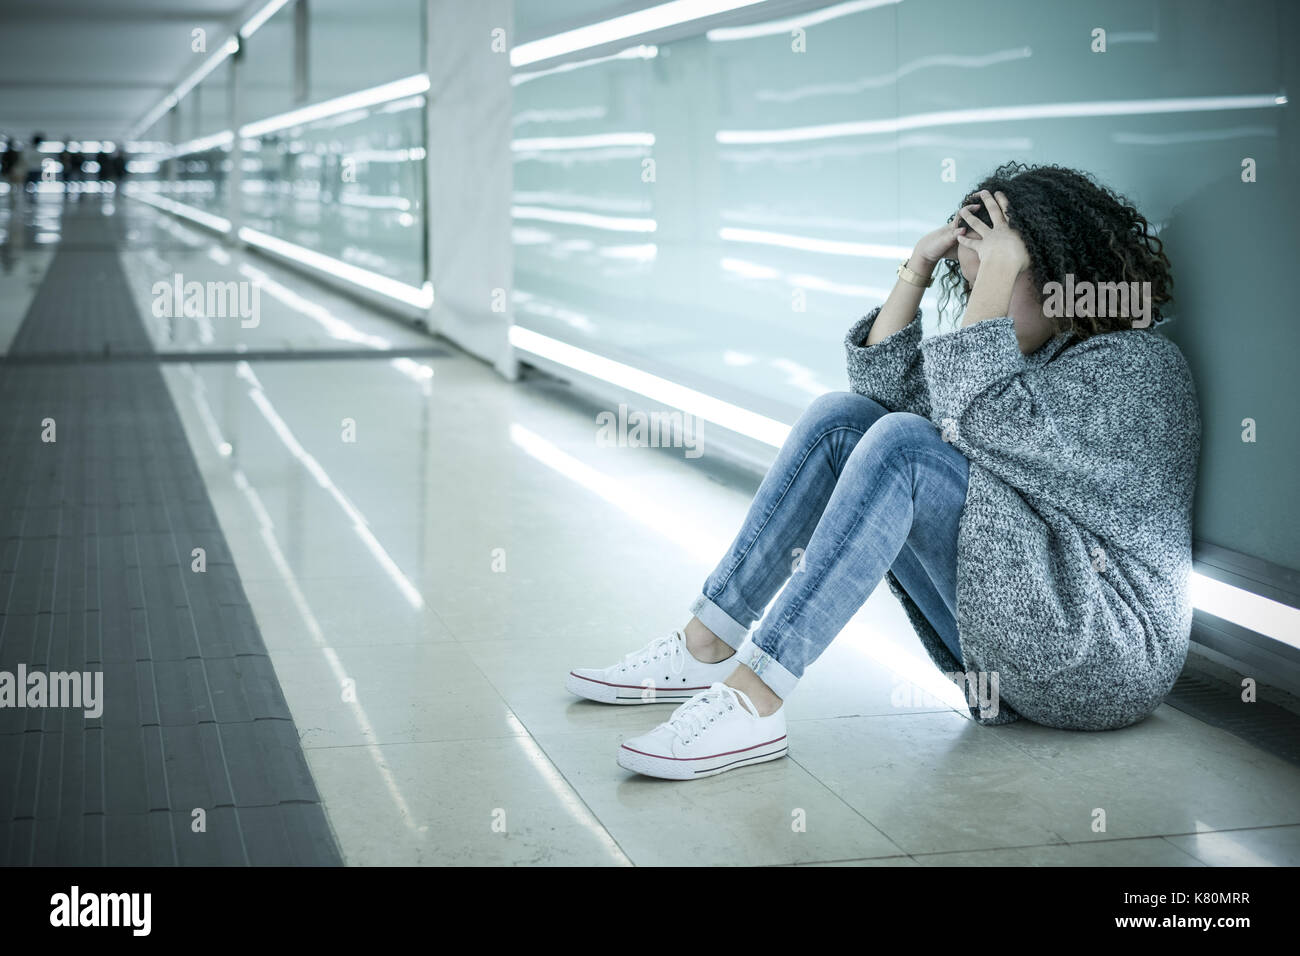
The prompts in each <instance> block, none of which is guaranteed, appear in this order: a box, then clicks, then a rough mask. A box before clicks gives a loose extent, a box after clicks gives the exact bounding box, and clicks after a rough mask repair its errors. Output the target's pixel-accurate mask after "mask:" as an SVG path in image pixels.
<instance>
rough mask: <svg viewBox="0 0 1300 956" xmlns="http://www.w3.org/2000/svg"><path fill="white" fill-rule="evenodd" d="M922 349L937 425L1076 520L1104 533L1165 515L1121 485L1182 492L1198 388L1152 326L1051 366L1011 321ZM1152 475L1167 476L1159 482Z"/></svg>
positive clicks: (1104, 339)
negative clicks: (1024, 347) (1026, 345)
mask: <svg viewBox="0 0 1300 956" xmlns="http://www.w3.org/2000/svg"><path fill="white" fill-rule="evenodd" d="M920 350H921V352H922V353H923V355H924V365H923V367H924V372H925V378H926V381H927V384H928V386H929V391H930V401H931V404H932V406H933V412H932V415H931V420H932V421H933V422H934V423H935V424H936V425H937V426H938V427H940V428H941V429H944V430H945V434H946V436H947V438H948V440H951V441H952V442H953V445H954V447H956V448H958V450H960V451H961V452H962V453H963V454H965V455H966V456H967V457H968V458H970V459H971V460H972V461H976V462H978V463H979V464H981V465H983V466H984V467H985V468H988V469H991V470H992V471H993V472H994V473H995V474H996V475H997V476H998V477H999V478H1001V479H1002V480H1003V481H1005V482H1007V483H1009V484H1010V485H1011V486H1012V487H1014V488H1016V489H1017V490H1018V491H1020V492H1022V493H1029V494H1037V495H1040V496H1041V497H1043V498H1044V499H1045V500H1046V499H1050V500H1052V503H1053V504H1054V505H1056V506H1057V507H1059V508H1061V509H1062V510H1064V511H1066V512H1067V513H1070V514H1071V515H1072V517H1074V518H1075V519H1076V520H1080V521H1085V522H1087V523H1089V524H1096V523H1097V522H1100V521H1102V520H1103V519H1105V520H1106V521H1107V522H1108V523H1113V526H1112V527H1106V528H1100V527H1099V531H1104V532H1105V533H1117V532H1118V531H1119V530H1120V528H1121V527H1123V526H1127V528H1128V529H1129V530H1130V531H1131V530H1132V529H1133V528H1135V527H1139V526H1141V525H1144V524H1148V523H1151V522H1156V521H1160V520H1164V519H1163V518H1162V517H1161V515H1162V514H1163V510H1162V509H1160V508H1157V507H1156V506H1155V504H1154V503H1153V497H1152V496H1151V495H1139V496H1133V495H1130V494H1126V493H1125V489H1131V488H1133V487H1148V486H1151V487H1156V488H1160V487H1163V488H1166V489H1172V488H1173V486H1175V485H1178V486H1179V487H1180V488H1181V486H1182V484H1183V483H1184V478H1185V477H1186V475H1187V474H1191V475H1193V476H1194V474H1195V455H1196V449H1197V447H1198V445H1199V417H1198V414H1197V410H1196V404H1195V391H1194V387H1193V385H1192V382H1191V376H1190V373H1189V371H1188V369H1187V367H1186V363H1185V362H1184V361H1183V359H1182V356H1181V354H1180V353H1178V351H1177V349H1176V348H1175V347H1174V346H1173V344H1172V343H1169V342H1167V340H1165V339H1163V338H1162V337H1160V336H1159V335H1158V334H1157V333H1154V332H1151V333H1144V332H1140V331H1132V332H1122V333H1117V334H1112V335H1098V336H1094V337H1092V338H1091V339H1089V340H1088V341H1086V342H1085V343H1082V344H1080V345H1076V346H1075V347H1073V348H1071V349H1069V350H1068V351H1067V353H1066V355H1065V356H1063V358H1062V360H1061V361H1059V362H1056V363H1053V365H1052V366H1050V367H1049V368H1050V369H1051V370H1050V371H1049V370H1048V368H1044V367H1043V366H1038V365H1036V364H1035V363H1033V362H1031V361H1030V360H1029V357H1027V356H1025V355H1023V354H1022V353H1021V351H1020V347H1019V344H1018V342H1017V340H1016V335H1015V325H1014V322H1013V320H1012V319H1011V318H1010V317H1008V316H1002V317H1000V318H996V319H986V320H984V321H982V322H977V323H975V324H974V325H969V326H965V327H963V328H960V329H957V330H956V331H954V332H949V333H946V334H943V335H937V336H934V337H933V338H930V339H928V340H926V341H925V342H923V343H921V346H920ZM1139 410H1140V411H1139ZM1171 449H1176V451H1171ZM1188 456H1190V457H1188ZM1153 475H1162V476H1164V477H1162V478H1161V479H1160V480H1158V481H1155V482H1154V484H1153V483H1152V477H1151V476H1153ZM1049 486H1050V488H1051V490H1050V491H1049ZM1164 497H1165V498H1169V497H1171V496H1170V495H1165V496H1164ZM1098 502H1106V503H1107V505H1106V507H1105V508H1099V507H1098ZM1166 517H1167V516H1166Z"/></svg>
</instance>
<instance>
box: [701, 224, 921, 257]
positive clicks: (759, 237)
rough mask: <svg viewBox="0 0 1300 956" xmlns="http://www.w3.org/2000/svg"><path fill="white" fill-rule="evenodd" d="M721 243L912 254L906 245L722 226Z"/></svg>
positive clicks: (856, 253) (853, 253)
mask: <svg viewBox="0 0 1300 956" xmlns="http://www.w3.org/2000/svg"><path fill="white" fill-rule="evenodd" d="M718 238H719V239H721V240H722V241H723V242H747V243H753V244H755V245H760V246H781V247H783V248H786V249H801V250H803V251H805V252H824V253H828V254H830V255H833V256H857V257H858V258H862V259H899V258H902V259H906V258H907V257H908V256H910V255H911V254H912V250H911V248H910V247H908V246H887V245H882V244H879V243H874V242H846V241H844V240H842V239H815V238H813V237H812V236H793V235H788V234H785V233H780V232H765V231H763V230H761V229H737V228H735V227H734V226H723V227H722V228H721V229H719V230H718Z"/></svg>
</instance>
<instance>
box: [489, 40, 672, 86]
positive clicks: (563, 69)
mask: <svg viewBox="0 0 1300 956" xmlns="http://www.w3.org/2000/svg"><path fill="white" fill-rule="evenodd" d="M658 55H659V48H658V47H657V46H633V47H628V48H627V49H626V50H619V51H618V52H617V53H614V54H611V55H610V56H597V57H593V58H591V59H590V60H574V61H571V62H569V63H561V64H560V65H559V66H552V67H548V68H547V69H543V70H534V71H531V72H528V73H515V74H513V75H512V76H511V77H510V84H511V85H512V86H518V85H519V84H520V83H527V82H529V81H530V80H536V79H539V78H540V77H543V76H551V75H552V74H555V73H568V72H570V71H571V70H581V69H585V68H586V67H589V66H596V65H597V64H600V63H609V62H610V61H611V60H653V59H654V58H655V57H657V56H658Z"/></svg>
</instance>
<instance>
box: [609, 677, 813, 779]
mask: <svg viewBox="0 0 1300 956" xmlns="http://www.w3.org/2000/svg"><path fill="white" fill-rule="evenodd" d="M788 749H789V748H788V747H787V745H786V735H785V705H784V704H783V705H782V706H781V707H780V708H779V709H778V710H777V711H776V713H774V714H770V715H769V716H767V717H760V716H758V709H757V708H756V707H754V705H753V703H752V702H751V701H750V699H749V698H748V697H746V696H745V695H744V694H743V693H741V692H740V691H738V690H736V689H735V688H734V687H728V686H727V685H726V684H720V683H719V684H714V685H713V686H712V687H710V688H709V689H708V690H706V691H704V692H703V693H702V694H697V695H696V696H695V697H693V698H691V699H690V700H689V701H687V702H686V703H684V704H682V705H681V706H680V707H678V708H677V709H676V710H675V711H673V715H672V716H671V717H669V718H668V720H667V722H666V723H662V724H660V725H659V726H658V727H656V728H655V729H654V730H652V731H650V733H648V734H643V735H642V736H640V737H633V738H632V739H631V740H626V741H624V742H623V745H622V746H621V747H619V750H618V765H619V766H620V767H622V768H623V769H625V770H631V771H634V772H635V773H642V774H645V775H646V776H647V777H663V778H664V779H666V780H694V779H696V778H697V777H711V776H713V775H714V774H717V773H722V772H723V771H726V770H735V769H736V768H737V767H745V766H748V765H749V764H754V763H762V762H763V761H765V760H776V759H777V758H778V757H784V756H785V755H786V752H787V750H788Z"/></svg>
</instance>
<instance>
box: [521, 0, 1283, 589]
mask: <svg viewBox="0 0 1300 956" xmlns="http://www.w3.org/2000/svg"><path fill="white" fill-rule="evenodd" d="M1295 6H1296V5H1295V4H1292V3H1288V2H1284V0H1276V2H1275V0H1248V2H1243V3H1233V4H1228V3H1222V2H1211V0H1177V2H1175V0H1112V2H1080V3H1057V2H1042V0H1000V2H998V3H988V4H975V3H970V2H964V0H902V2H892V3H891V2H875V3H870V2H868V3H863V2H857V3H839V4H829V5H826V6H825V7H824V8H822V9H820V10H817V11H812V12H809V13H803V14H798V15H795V16H794V17H787V18H783V19H781V20H778V21H769V22H768V23H766V24H764V23H755V24H752V25H744V26H738V27H729V28H723V29H716V30H712V31H709V32H708V33H707V34H705V35H699V36H692V37H688V38H684V39H679V40H674V41H673V42H669V43H664V44H660V45H657V46H650V45H643V46H640V47H637V48H634V49H631V50H629V51H627V52H626V53H624V54H623V55H620V56H616V57H612V58H611V57H607V58H602V59H599V60H597V61H595V62H589V63H588V64H586V65H582V66H577V67H573V66H570V67H569V68H566V69H563V70H553V71H532V72H529V71H527V70H523V71H520V72H519V73H517V74H516V76H515V107H514V119H513V136H514V143H513V150H512V152H513V160H514V170H515V193H514V200H515V203H514V205H515V209H514V238H515V262H516V269H515V286H516V288H515V321H516V323H517V324H519V325H522V326H525V327H528V328H530V329H534V330H536V331H539V332H543V333H545V334H546V335H550V336H553V337H556V338H560V339H563V340H564V341H566V342H570V343H573V344H576V345H580V346H582V347H583V348H585V349H588V350H590V351H594V352H598V353H600V354H602V355H609V356H612V357H615V358H618V359H620V360H622V361H624V362H627V363H629V364H632V365H635V366H637V367H639V368H644V369H648V370H651V371H654V372H656V373H658V374H660V375H662V376H664V377H666V378H668V379H670V380H672V381H675V382H679V383H682V384H686V385H689V386H692V387H694V388H697V389H700V390H702V391H705V392H707V393H709V394H712V395H715V396H717V397H720V398H724V399H728V400H730V401H733V402H735V403H737V404H739V405H742V406H744V407H747V408H752V409H757V410H760V411H763V412H765V413H767V414H770V415H773V416H774V417H778V418H782V419H784V420H786V421H790V420H792V419H793V417H794V416H795V415H796V414H797V412H798V410H799V409H801V408H802V407H803V406H805V405H806V404H807V403H808V402H809V401H810V400H811V399H812V398H813V397H814V396H815V395H817V394H819V393H821V392H824V391H827V390H829V389H840V388H844V387H845V374H844V368H843V365H844V352H843V345H842V341H843V336H844V333H845V331H846V330H847V328H848V327H849V325H850V324H851V323H852V322H853V321H854V320H855V319H856V318H857V317H859V316H860V315H862V314H863V313H865V312H866V311H868V310H869V309H870V308H872V307H873V306H875V305H877V304H879V303H880V302H881V301H882V300H883V298H884V296H885V295H886V294H887V293H888V290H889V288H890V287H891V286H892V284H893V282H894V270H895V267H896V266H897V264H898V262H899V261H900V260H901V259H902V258H904V257H906V255H907V254H908V252H909V251H910V249H911V246H912V244H913V243H914V242H915V241H916V239H917V238H919V236H921V235H922V234H923V233H925V232H927V231H929V230H930V229H933V228H935V227H936V226H937V225H939V224H940V223H942V222H943V221H945V220H946V219H947V218H948V216H950V215H951V214H952V213H953V211H954V209H955V207H956V205H957V204H958V202H959V201H960V199H961V197H962V196H963V195H964V193H965V191H966V190H967V189H969V188H970V186H971V185H972V184H973V183H974V182H976V181H978V180H979V179H980V178H981V177H982V176H983V175H984V174H985V173H987V172H988V171H989V170H991V169H992V168H994V167H996V166H997V165H998V164H1000V163H1001V162H1003V161H1005V160H1008V159H1018V160H1023V161H1026V162H1032V163H1060V164H1063V165H1068V166H1072V167H1077V168H1081V169H1085V170H1088V171H1090V172H1092V173H1094V174H1096V175H1097V176H1098V177H1099V178H1100V179H1101V180H1102V181H1104V182H1106V183H1108V184H1109V185H1111V186H1113V187H1114V188H1116V189H1118V190H1119V191H1121V192H1122V193H1125V194H1127V195H1128V196H1129V197H1130V198H1131V199H1133V200H1134V201H1135V202H1136V203H1137V205H1138V206H1139V208H1140V209H1141V210H1142V211H1143V212H1144V213H1145V215H1146V216H1147V217H1148V218H1149V219H1150V220H1152V221H1153V222H1154V223H1156V225H1157V228H1158V229H1159V230H1160V232H1161V235H1162V237H1163V238H1164V239H1165V241H1166V242H1167V248H1168V251H1169V254H1170V256H1171V258H1172V260H1173V263H1174V268H1175V281H1176V289H1175V293H1176V295H1177V302H1176V308H1175V310H1174V311H1175V315H1176V320H1175V321H1174V322H1173V323H1170V324H1169V325H1167V326H1166V327H1165V332H1166V334H1168V335H1170V337H1172V338H1174V339H1175V340H1176V341H1178V342H1179V343H1180V345H1181V346H1182V347H1183V349H1184V351H1185V353H1186V354H1187V356H1188V359H1189V362H1190V363H1191V365H1192V367H1193V370H1194V374H1195V375H1196V377H1197V382H1198V387H1199V389H1200V397H1201V404H1202V415H1203V419H1204V422H1205V439H1204V449H1205V450H1204V454H1203V463H1202V473H1201V492H1200V494H1199V496H1198V505H1197V515H1196V527H1197V534H1198V539H1199V540H1201V541H1202V542H1207V543H1212V544H1217V545H1220V546H1222V547H1227V548H1233V549H1235V550H1238V551H1242V552H1245V553H1247V554H1250V555H1254V556H1257V557H1260V558H1264V559H1266V560H1269V561H1272V562H1276V563H1279V564H1282V565H1285V566H1287V567H1290V568H1297V567H1300V527H1298V526H1297V524H1296V522H1297V520H1298V519H1297V517H1296V516H1297V511H1296V509H1295V508H1294V507H1293V506H1292V503H1291V496H1292V494H1293V488H1294V479H1293V478H1292V477H1291V475H1292V469H1293V468H1294V466H1295V462H1296V461H1297V458H1298V456H1300V425H1297V421H1296V417H1295V416H1294V415H1293V414H1292V412H1291V409H1294V408H1295V407H1297V405H1298V404H1300V390H1298V389H1297V385H1296V378H1295V376H1294V374H1293V373H1292V371H1291V365H1292V363H1293V362H1294V357H1295V355H1296V354H1298V353H1300V337H1298V336H1297V332H1296V329H1297V325H1296V322H1295V313H1296V310H1295V306H1294V299H1295V293H1294V292H1293V291H1290V290H1288V289H1287V288H1286V286H1287V283H1288V282H1289V277H1290V274H1292V273H1293V264H1294V263H1295V262H1296V261H1298V260H1300V245H1298V243H1297V239H1296V231H1295V229H1294V227H1293V226H1288V225H1287V223H1294V222H1295V221H1297V219H1300V204H1297V200H1296V191H1295V187H1294V185H1293V183H1292V180H1293V174H1294V170H1295V163H1296V147H1297V137H1296V124H1295V120H1294V109H1295V108H1294V105H1293V104H1292V103H1290V102H1289V101H1288V99H1287V95H1286V94H1287V91H1288V88H1290V89H1294V88H1295V86H1296V82H1295V74H1294V69H1295V68H1294V66H1293V61H1294V55H1293V54H1290V53H1289V50H1290V49H1293V48H1294V41H1295V40H1297V39H1298V38H1300V37H1297V32H1298V31H1297V14H1296V10H1295ZM521 8H522V9H521ZM516 9H517V10H518V11H520V16H519V17H518V19H520V20H521V21H526V20H527V17H528V16H529V15H531V16H534V17H536V16H537V15H538V10H539V8H538V7H537V5H536V3H534V2H532V0H518V2H517V4H516ZM1098 31H1104V33H1101V32H1098ZM1103 41H1104V50H1103V49H1102V43H1103ZM1288 163H1289V165H1288ZM1244 167H1249V168H1250V169H1251V170H1253V175H1254V181H1243V171H1244ZM926 309H927V313H926V325H927V333H932V332H933V331H934V330H935V315H934V301H933V299H932V298H928V299H927V302H926ZM1135 414H1140V410H1138V409H1135ZM1243 419H1253V420H1255V421H1256V422H1257V423H1258V427H1259V428H1260V429H1261V430H1266V431H1267V433H1268V438H1267V440H1265V439H1262V438H1261V439H1260V440H1259V441H1257V442H1255V443H1244V442H1243V441H1242V426H1243ZM1265 423H1267V424H1265Z"/></svg>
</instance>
